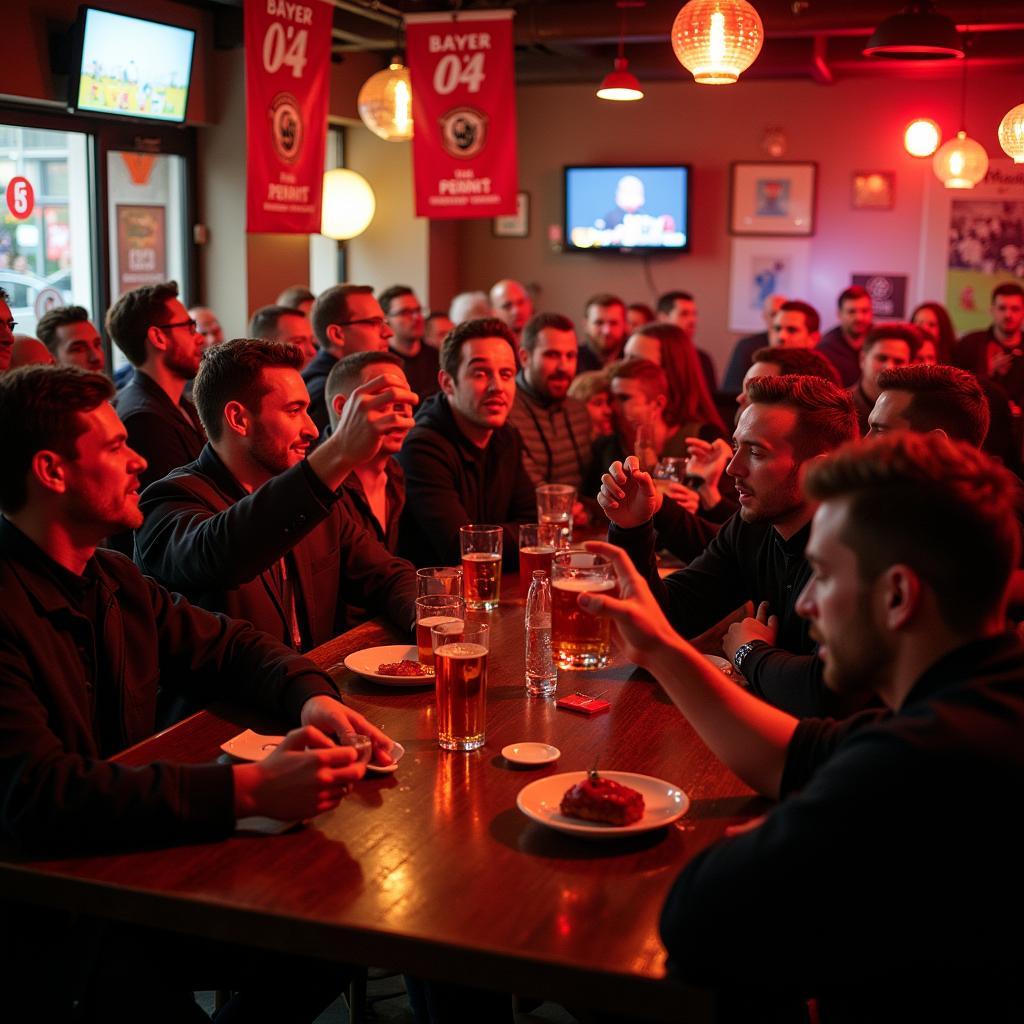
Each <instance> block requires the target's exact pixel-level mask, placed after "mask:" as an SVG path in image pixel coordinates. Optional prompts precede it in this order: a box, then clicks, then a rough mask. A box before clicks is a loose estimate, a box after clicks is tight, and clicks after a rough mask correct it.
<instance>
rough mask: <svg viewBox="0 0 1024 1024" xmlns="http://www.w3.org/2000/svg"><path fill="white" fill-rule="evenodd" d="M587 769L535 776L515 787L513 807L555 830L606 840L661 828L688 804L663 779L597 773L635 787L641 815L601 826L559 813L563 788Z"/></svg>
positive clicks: (686, 808)
mask: <svg viewBox="0 0 1024 1024" xmlns="http://www.w3.org/2000/svg"><path fill="white" fill-rule="evenodd" d="M587 774H588V773H587V772H563V773H561V774H559V775H549V776H548V777H547V778H545V779H537V780H536V781H535V782H531V783H530V784H529V785H526V786H524V787H523V788H522V789H521V790H519V795H518V796H517V797H516V806H517V807H518V808H519V810H521V811H522V812H523V814H525V815H526V816H527V817H528V818H532V819H533V820H534V821H536V822H538V823H539V824H541V825H547V826H548V828H553V829H555V830H557V831H558V832H567V833H569V835H574V836H586V837H588V838H592V839H610V838H614V837H615V836H629V835H636V834H637V833H638V832H649V831H651V830H652V829H656V828H664V827H665V826H666V825H671V824H672V822H673V821H677V820H678V819H679V818H681V817H682V816H683V815H684V814H685V813H686V812H687V811H688V810H689V807H690V798H689V797H688V796H687V795H686V794H685V793H684V792H683V791H682V790H681V789H680V788H679V787H678V786H674V785H672V783H671V782H666V781H665V780H664V779H655V778H652V777H651V776H650V775H636V774H634V773H633V772H604V771H603V772H601V775H602V776H603V777H604V778H606V779H611V780H612V781H613V782H618V783H621V784H622V785H623V786H631V787H632V788H633V789H636V790H639V792H640V793H641V794H642V795H643V798H644V816H643V817H642V818H641V819H640V820H639V821H635V822H633V824H632V825H605V824H602V823H601V822H599V821H584V820H583V819H582V818H569V817H566V815H564V814H562V812H561V809H560V808H561V803H562V797H563V796H565V794H566V791H567V790H569V789H570V788H571V787H573V786H575V785H576V783H577V782H582V780H583V779H585V778H586V777H587Z"/></svg>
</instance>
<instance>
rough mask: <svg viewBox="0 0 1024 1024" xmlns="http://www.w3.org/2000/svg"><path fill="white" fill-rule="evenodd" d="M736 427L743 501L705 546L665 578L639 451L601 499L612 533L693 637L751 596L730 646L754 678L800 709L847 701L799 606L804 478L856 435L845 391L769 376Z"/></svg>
mask: <svg viewBox="0 0 1024 1024" xmlns="http://www.w3.org/2000/svg"><path fill="white" fill-rule="evenodd" d="M747 394H748V398H749V404H748V405H747V406H746V408H744V410H743V412H742V413H741V414H740V417H739V420H738V422H737V425H736V430H735V431H734V433H733V443H734V446H735V454H734V455H733V457H732V460H731V461H730V463H729V464H728V466H727V467H726V472H727V473H728V474H729V475H730V476H731V477H732V478H733V480H734V481H735V484H736V493H737V496H738V498H739V504H740V509H739V512H738V513H736V514H735V515H734V516H733V517H732V518H731V519H730V520H729V521H728V522H726V523H725V525H724V526H722V528H721V529H720V530H719V531H718V533H717V534H716V535H715V537H714V538H713V539H712V540H711V541H710V543H708V545H707V547H706V548H705V549H704V551H703V552H702V553H701V554H700V555H698V556H697V557H696V558H694V559H693V561H691V562H690V564H689V565H688V566H687V567H686V568H685V569H682V570H680V571H679V572H675V573H673V574H672V575H671V576H668V577H667V578H666V579H664V580H662V579H661V578H660V577H659V575H658V568H657V564H656V561H655V543H654V541H655V528H654V524H653V522H652V517H653V516H654V514H655V512H656V511H657V510H658V508H659V502H658V495H657V491H656V489H655V486H654V482H653V481H652V480H651V478H650V476H649V475H648V474H647V473H643V472H640V471H639V467H638V464H637V461H636V458H635V456H629V457H628V458H627V459H626V460H625V462H624V463H620V462H613V463H612V464H611V466H610V468H609V470H608V472H607V473H606V474H605V475H604V476H603V477H602V485H601V491H600V493H599V494H598V498H597V500H598V503H599V504H600V505H601V506H602V507H603V508H604V510H605V513H606V514H607V516H608V518H609V519H610V520H611V523H612V525H611V528H610V529H609V531H608V539H609V541H611V542H612V543H614V544H618V545H620V546H621V547H623V548H624V549H625V550H626V552H627V553H628V554H629V556H630V558H631V559H632V560H633V564H634V565H635V566H636V567H637V568H638V569H639V571H640V573H641V575H643V576H644V577H645V578H646V579H647V581H648V583H649V584H650V586H651V589H652V590H653V592H654V594H655V596H656V597H657V598H658V601H659V603H660V604H661V606H662V607H663V608H664V610H665V614H666V615H667V616H668V619H669V621H670V622H671V623H672V625H673V626H674V627H675V628H676V630H677V631H678V632H679V633H680V634H681V635H682V636H686V637H695V636H698V635H700V634H701V633H703V632H704V631H705V630H708V629H710V628H711V627H712V626H714V625H716V624H717V623H718V622H720V621H721V620H722V619H723V618H725V617H726V616H727V615H729V614H730V613H732V612H733V611H735V610H736V609H737V608H739V607H741V606H742V605H744V604H745V603H746V602H748V601H749V602H752V603H753V606H754V609H755V615H754V616H746V617H744V618H743V619H741V620H740V621H739V622H734V623H733V624H732V625H731V626H730V627H729V629H728V632H727V633H726V634H725V636H724V638H723V641H722V647H723V652H724V653H725V655H726V657H727V658H729V660H730V661H731V662H732V663H733V666H734V667H735V668H736V671H737V672H738V673H739V675H740V677H741V680H742V681H743V682H744V683H745V685H747V686H749V688H750V689H751V690H752V691H753V692H754V693H756V694H757V695H758V696H760V697H763V698H764V699H765V700H767V701H769V702H770V703H772V704H775V705H776V706H777V707H780V708H783V709H785V710H787V711H789V712H791V713H792V714H795V715H812V714H823V713H833V712H838V711H841V710H843V708H842V707H841V706H839V705H837V704H836V702H835V700H834V699H833V698H832V696H831V694H830V693H829V692H828V691H826V690H825V688H824V686H823V685H822V680H821V670H820V663H819V662H818V660H817V659H816V658H815V657H813V653H814V650H815V643H814V640H813V639H812V638H811V636H810V634H809V632H808V627H807V623H806V622H804V621H802V620H801V619H800V617H799V616H798V614H797V612H796V599H797V596H798V595H799V593H800V590H801V589H802V587H803V586H804V584H805V583H806V582H807V580H808V579H809V577H810V568H809V566H808V564H807V561H806V560H805V558H804V547H805V546H806V544H807V537H808V535H809V533H810V523H811V516H812V515H813V514H814V505H813V503H812V502H810V501H808V500H807V498H806V496H805V495H804V494H803V493H802V491H801V490H800V472H801V470H802V469H803V466H804V464H805V463H806V462H808V461H809V460H812V459H815V458H818V457H820V456H821V455H823V454H825V453H827V452H830V451H832V450H833V449H835V448H838V447H839V445H841V444H843V443H844V442H846V441H850V440H853V439H854V438H855V437H857V436H858V435H857V418H856V414H855V413H854V410H853V403H852V402H851V401H850V396H849V395H848V394H846V392H844V391H842V390H841V389H840V388H837V387H836V386H835V385H834V384H830V383H829V382H828V381H826V380H822V379H821V378H817V377H761V378H758V379H756V380H752V381H751V382H750V383H749V384H748V386H747Z"/></svg>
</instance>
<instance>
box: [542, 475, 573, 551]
mask: <svg viewBox="0 0 1024 1024" xmlns="http://www.w3.org/2000/svg"><path fill="white" fill-rule="evenodd" d="M575 504H576V488H575V487H570V486H569V485H568V484H541V485H540V486H539V487H538V488H537V522H538V523H557V524H558V529H559V542H558V546H559V547H560V548H567V547H569V546H570V545H571V544H572V507H573V505H575Z"/></svg>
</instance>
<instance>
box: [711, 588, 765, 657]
mask: <svg viewBox="0 0 1024 1024" xmlns="http://www.w3.org/2000/svg"><path fill="white" fill-rule="evenodd" d="M778 632H779V617H778V616H777V615H769V614H768V602H767V601H762V602H761V603H760V604H759V605H758V606H757V615H756V616H755V617H754V618H749V617H748V618H746V619H740V621H739V622H734V623H733V624H732V625H731V626H730V627H729V630H728V632H727V633H726V634H725V636H724V637H722V650H723V651H725V656H726V657H727V658H728V659H729V661H732V660H733V658H735V657H736V652H737V651H738V650H739V649H740V648H741V647H742V646H743V645H744V644H747V643H750V641H751V640H764V641H765V643H768V644H771V645H772V647H774V646H775V638H776V636H777V635H778Z"/></svg>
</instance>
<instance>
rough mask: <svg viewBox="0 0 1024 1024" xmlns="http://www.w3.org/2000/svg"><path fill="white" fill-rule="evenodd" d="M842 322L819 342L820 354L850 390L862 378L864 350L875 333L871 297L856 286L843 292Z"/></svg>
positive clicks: (840, 307)
mask: <svg viewBox="0 0 1024 1024" xmlns="http://www.w3.org/2000/svg"><path fill="white" fill-rule="evenodd" d="M837 305H838V313H839V323H838V324H837V325H836V326H835V327H833V328H832V330H830V331H827V332H826V333H825V334H824V335H823V336H822V339H821V341H819V342H818V346H817V349H816V351H818V352H820V353H821V354H822V355H823V356H824V357H825V358H826V359H827V360H828V361H829V362H830V363H831V364H832V365H833V366H834V367H835V368H836V373H838V374H839V379H840V380H841V381H842V382H843V387H845V388H850V387H853V385H854V384H856V383H857V378H858V377H859V376H860V372H861V365H860V350H861V347H862V346H863V344H864V339H865V338H866V337H867V333H868V331H870V330H871V321H872V319H873V312H872V307H871V296H870V295H869V294H868V293H867V291H865V290H864V289H863V288H861V286H860V285H857V284H854V285H851V286H850V287H849V288H844V289H843V291H841V292H840V293H839V302H838V304H837Z"/></svg>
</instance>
